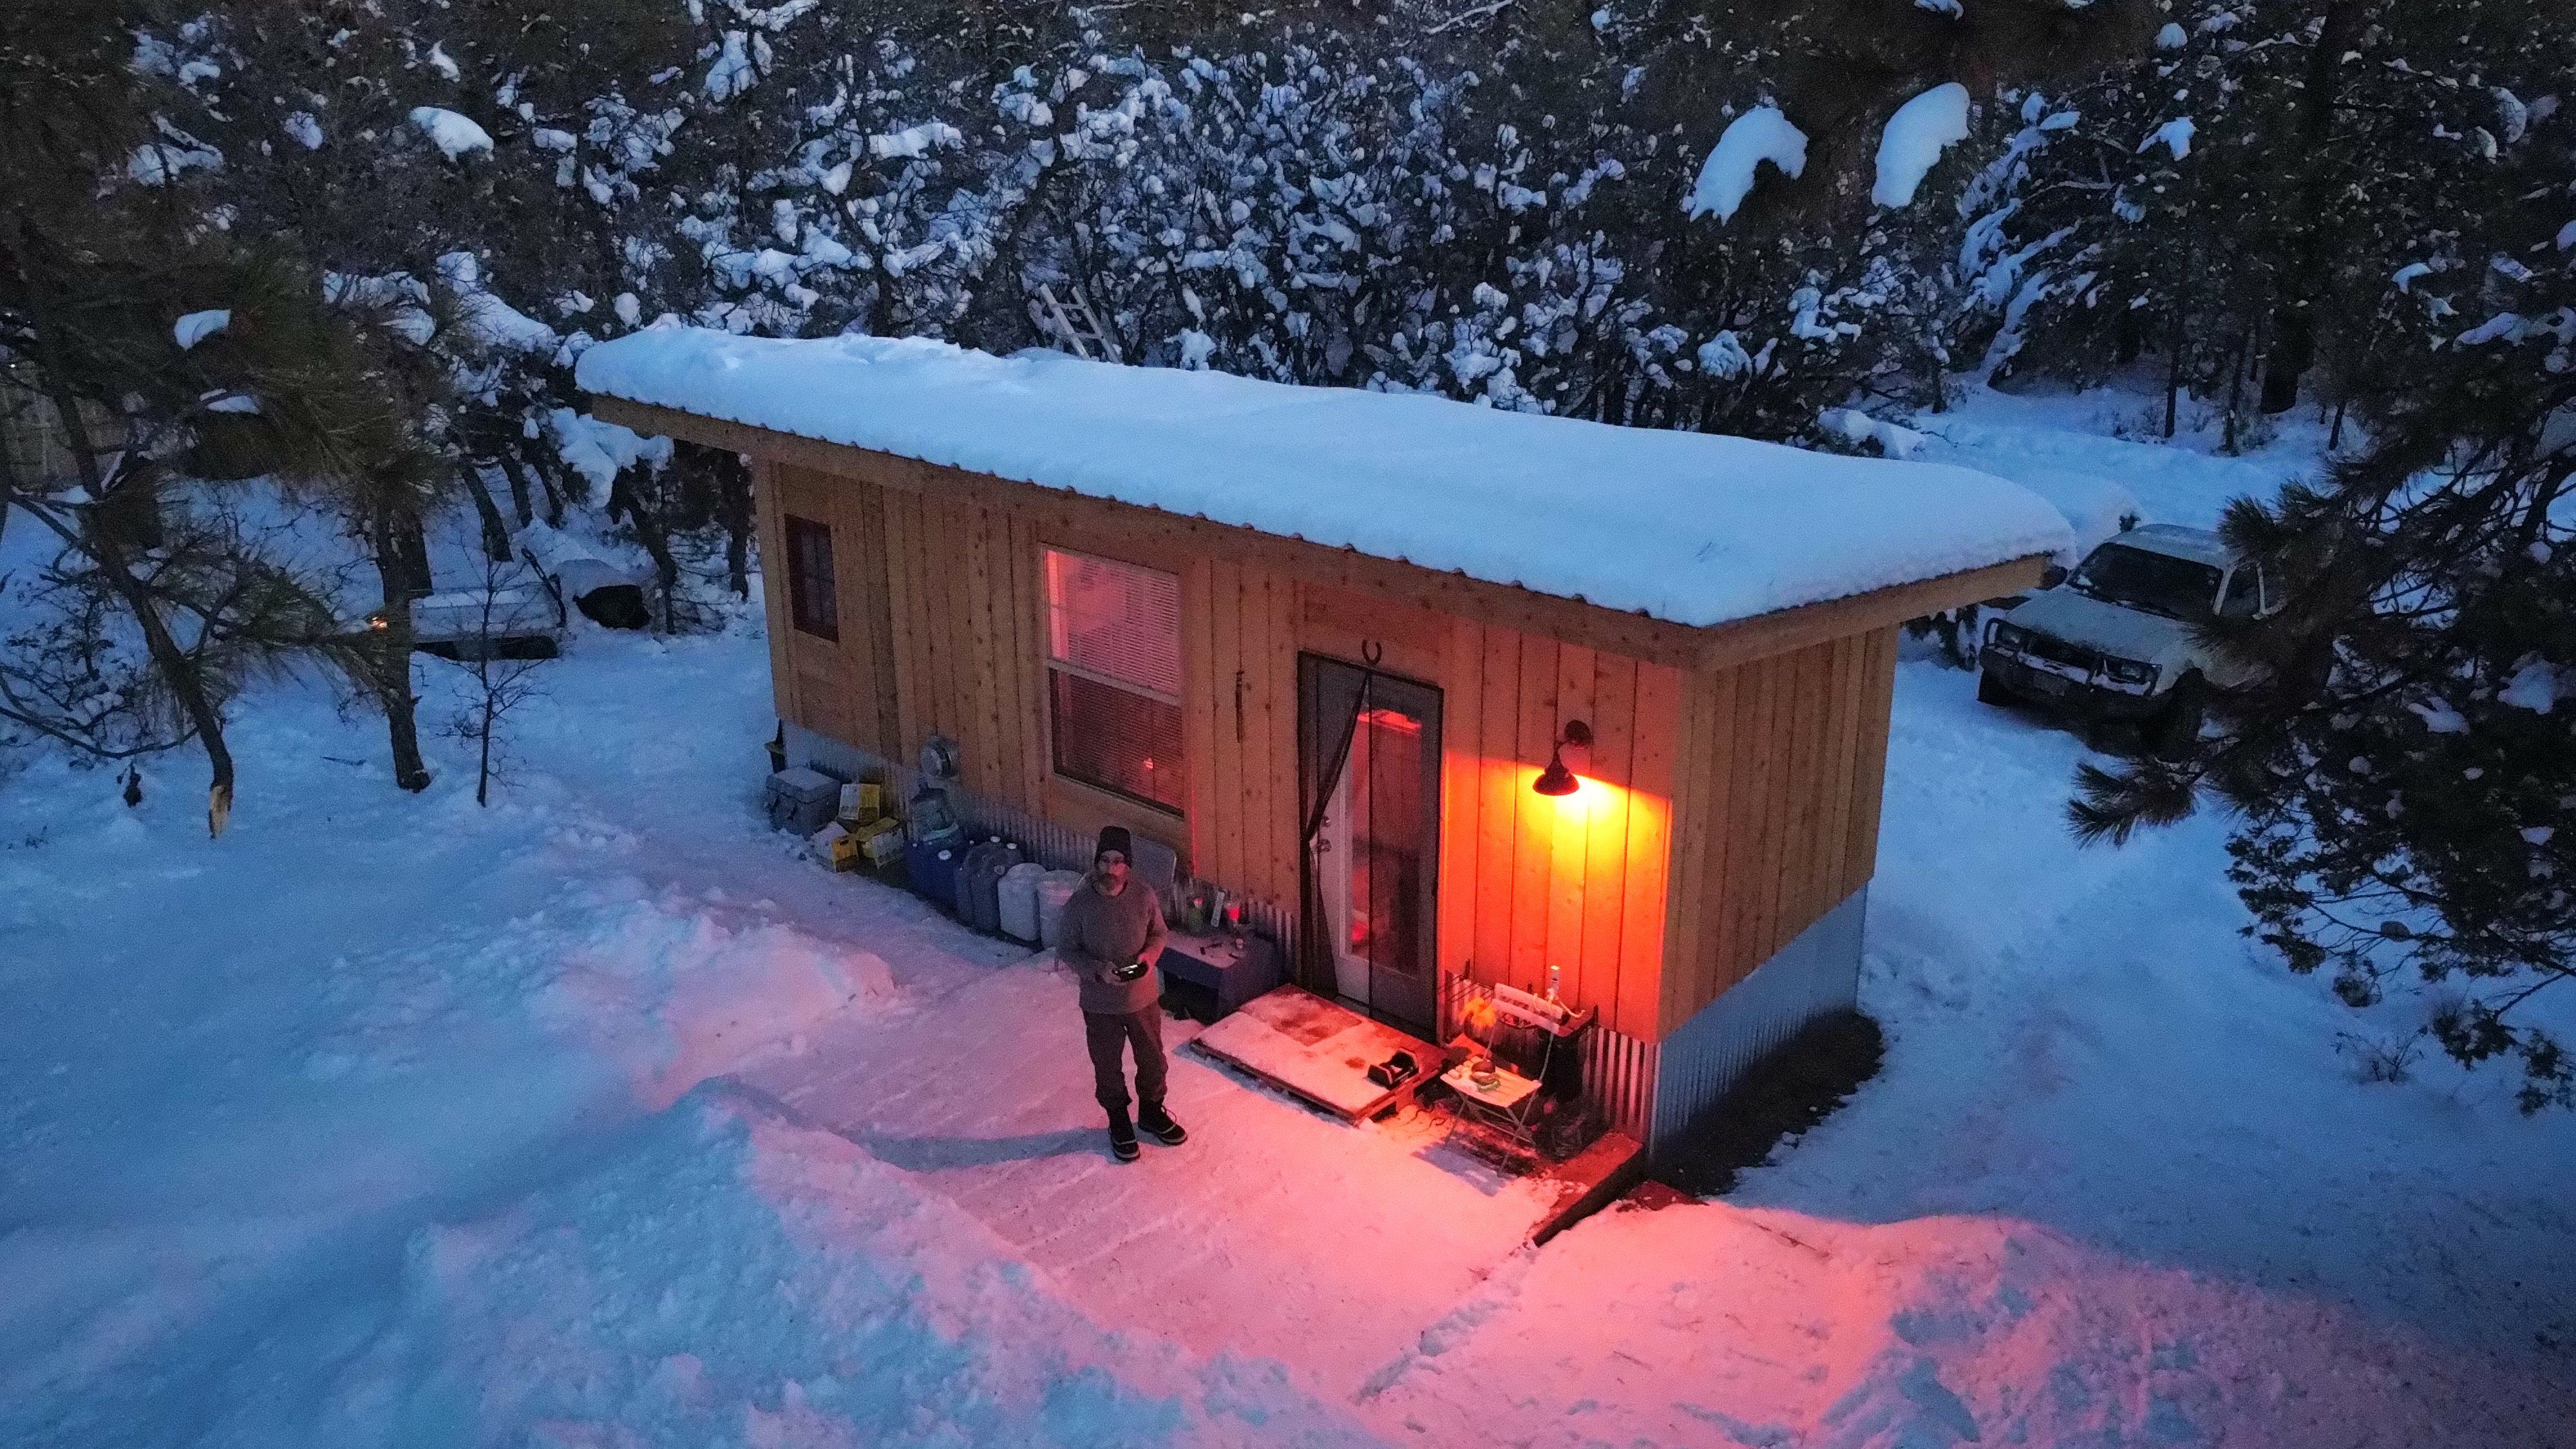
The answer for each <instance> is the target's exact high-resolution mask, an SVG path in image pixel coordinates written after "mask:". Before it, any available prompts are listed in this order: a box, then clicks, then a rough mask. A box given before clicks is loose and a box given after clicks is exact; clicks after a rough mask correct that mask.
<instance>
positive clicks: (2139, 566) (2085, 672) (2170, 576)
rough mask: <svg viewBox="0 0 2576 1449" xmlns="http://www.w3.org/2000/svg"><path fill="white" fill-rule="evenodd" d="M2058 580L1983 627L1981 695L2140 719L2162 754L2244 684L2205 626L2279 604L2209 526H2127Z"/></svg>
mask: <svg viewBox="0 0 2576 1449" xmlns="http://www.w3.org/2000/svg"><path fill="white" fill-rule="evenodd" d="M2051 574H2052V578H2053V580H2054V581H2053V582H2052V583H2051V584H2050V585H2049V586H2048V587H2046V588H2043V589H2040V590H2039V591H2037V592H2036V593H2033V594H2031V595H2029V596H2028V597H2027V598H2025V599H2024V600H2023V601H2022V602H2021V603H2020V604H2019V605H2018V606H2017V607H2015V608H2013V609H2011V610H2010V611H2009V612H2007V613H2005V614H2002V615H2000V616H1998V617H1995V618H1993V619H1991V620H1990V621H1989V622H1988V624H1987V625H1986V637H1985V641H1984V647H1983V648H1982V649H1981V650H1980V651H1979V655H1978V674H1977V698H1979V699H1981V700H1983V701H1985V702H1986V703H1988V704H2006V703H2011V702H2014V701H2017V700H2018V701H2027V702H2031V703H2037V704H2045V705H2052V706H2057V707H2060V708H2064V709H2067V710H2069V711H2071V712H2074V713H2078V714H2081V715H2085V716H2088V717H2093V718H2108V719H2123V720H2134V721H2136V722H2137V723H2138V724H2139V725H2140V727H2141V728H2142V729H2143V730H2144V731H2145V732H2146V734H2147V736H2148V740H2149V743H2150V744H2151V745H2153V746H2155V747H2157V748H2160V749H2170V748H2174V747H2178V746H2180V745H2182V744H2184V743H2186V742H2188V741H2189V740H2191V739H2192V738H2193V737H2194V736H2196V735H2197V734H2198V733H2199V732H2200V721H2201V715H2202V712H2203V710H2204V709H2205V708H2206V707H2207V704H2208V698H2209V692H2210V691H2211V690H2212V689H2227V688H2231V687H2234V686H2236V685H2240V684H2244V683H2246V682H2248V679H2249V673H2250V671H2249V669H2248V667H2247V666H2246V665H2244V664H2242V663H2240V662H2238V661H2236V660H2233V659H2230V658H2228V657H2227V656H2226V655H2225V654H2224V653H2223V652H2222V651H2220V650H2217V649H2215V648H2212V647H2211V646H2209V645H2208V644H2206V643H2204V642H2202V640H2201V638H2200V629H2201V626H2202V625H2204V624H2206V623H2208V622H2209V621H2211V620H2212V619H2218V618H2241V617H2255V616H2260V615H2263V614H2268V613H2270V612H2272V611H2273V610H2275V609H2277V608H2279V607H2280V603H2281V601H2280V600H2279V599H2278V598H2277V597H2275V596H2274V594H2273V592H2272V589H2273V584H2272V581H2271V580H2269V579H2267V578H2266V577H2265V575H2264V570H2263V566H2262V564H2261V562H2260V561H2259V560H2255V559H2247V558H2239V557H2237V556H2236V555H2235V554H2233V553H2231V552H2230V551H2229V550H2228V548H2227V545H2226V543H2225V542H2224V541H2223V540H2221V539H2220V538H2219V536H2218V535H2217V534H2215V533H2213V532H2211V531H2209V530H2208V529H2205V528H2184V527H2181V526H2179V525H2176V524H2170V523H2151V524H2147V525H2145V526H2143V527H2139V528H2132V529H2129V530H2127V531H2125V532H2122V533H2120V534H2118V535H2117V536H2115V537H2113V538H2111V539H2110V540H2109V541H2107V542H2105V543H2103V544H2101V545H2099V546H2097V547H2096V548H2095V549H2094V550H2093V551H2092V552H2091V553H2089V554H2087V555H2085V557H2084V561H2083V562H2082V563H2081V564H2078V565H2077V566H2076V568H2075V570H2074V572H2072V573H2070V574H2066V575H2064V576H2063V577H2056V571H2055V570H2052V571H2051Z"/></svg>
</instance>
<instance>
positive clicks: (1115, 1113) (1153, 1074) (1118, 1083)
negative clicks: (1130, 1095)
mask: <svg viewBox="0 0 2576 1449" xmlns="http://www.w3.org/2000/svg"><path fill="white" fill-rule="evenodd" d="M1082 1044H1083V1045H1084V1046H1086V1047H1089V1048H1090V1049H1091V1086H1092V1091H1093V1094H1094V1095H1096V1096H1098V1097H1099V1098H1100V1105H1101V1106H1103V1107H1106V1108H1108V1109H1109V1115H1110V1116H1112V1117H1124V1116H1126V1115H1127V1073H1126V1071H1125V1070H1124V1066H1125V1063H1123V1062H1122V1061H1120V1059H1119V1058H1120V1057H1121V1055H1122V1054H1123V1052H1124V1049H1125V1048H1126V1047H1127V1046H1129V1045H1131V1044H1132V1045H1133V1046H1134V1047H1135V1048H1136V1100H1137V1102H1138V1103H1140V1104H1141V1105H1142V1106H1143V1108H1144V1110H1145V1111H1147V1112H1159V1111H1161V1110H1162V1107H1163V1009H1162V1008H1161V1007H1160V1006H1149V1007H1146V1008H1145V1009H1144V1010H1143V1011H1131V1012H1126V1013H1124V1014H1122V1015H1116V1016H1111V1015H1106V1014H1103V1013H1100V1012H1093V1011H1086V1012H1084V1013H1083V1014H1082Z"/></svg>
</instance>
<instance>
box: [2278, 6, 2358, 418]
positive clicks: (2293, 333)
mask: <svg viewBox="0 0 2576 1449" xmlns="http://www.w3.org/2000/svg"><path fill="white" fill-rule="evenodd" d="M2367 9H2368V7H2367V6H2365V5H2364V4H2363V0H2326V7H2325V21H2324V24H2322V25H2321V26H2319V27H2318V30H2317V40H2316V44H2314V45H2312V46H2310V47H2309V48H2308V73H2307V77H2306V84H2305V85H2303V86H2301V87H2300V90H2299V97H2298V102H2297V108H2298V123H2297V124H2298V131H2297V137H2298V139H2297V141H2296V143H2295V144H2294V145H2293V146H2292V147H2291V148H2290V150H2289V154H2291V155H2293V156H2296V157H2297V158H2298V162H2297V164H2298V165H2299V166H2300V167H2301V168H2302V175H2301V177H2300V185H2299V187H2298V189H2297V192H2296V196H2297V200H2296V201H2295V202H2294V203H2293V205H2294V206H2296V208H2297V210H2296V212H2295V213H2294V214H2293V216H2292V219H2291V224H2292V233H2291V242H2290V248H2289V252H2290V254H2289V259H2288V266H2287V268H2286V270H2287V272H2288V277H2287V281H2288V285H2287V286H2285V287H2283V288H2282V290H2281V296H2280V300H2279V302H2278V303H2277V304H2276V305H2275V308H2274V311H2273V315H2272V347H2271V351H2270V355H2269V356H2268V357H2266V358H2265V359H2264V361H2265V364H2266V365H2265V367H2264V370H2263V396H2262V399H2261V403H2260V406H2261V407H2262V409H2263V411H2264V412H2266V413H2285V412H2288V411H2289V410H2290V409H2291V408H2293V407H2296V406H2298V402H2299V379H2300V378H2301V377H2304V376H2306V375H2307V371H2308V368H2309V367H2310V366H2312V365H2313V364H2314V363H2315V361H2316V355H2317V340H2316V303H2317V298H2318V297H2319V296H2320V295H2322V294H2323V293H2324V291H2325V274H2326V225H2325V220H2326V218H2325V212H2326V203H2327V198H2328V196H2329V195H2330V194H2331V183H2330V181H2329V179H2328V177H2327V158H2326V148H2327V147H2328V146H2329V145H2330V144H2332V142H2333V140H2334V112H2335V95H2336V91H2337V87H2336V85H2335V78H2336V77H2337V76H2339V75H2341V74H2342V72H2343V57H2344V53H2345V52H2347V51H2349V50H2351V49H2352V46H2353V42H2354V41H2355V40H2357V39H2359V38H2360V35H2361V29H2362V26H2363V24H2364V23H2365V22H2366V21H2367V20H2368V18H2369V17H2368V14H2367Z"/></svg>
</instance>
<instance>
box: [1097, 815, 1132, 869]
mask: <svg viewBox="0 0 2576 1449" xmlns="http://www.w3.org/2000/svg"><path fill="white" fill-rule="evenodd" d="M1113 850H1114V851H1117V852H1118V853H1119V854H1120V855H1122V856H1124V857H1126V859H1127V861H1128V862H1129V863H1130V864H1133V863H1134V862H1135V859H1136V850H1135V847H1134V845H1133V844H1131V843H1130V841H1129V837H1128V835H1127V827H1126V826H1124V825H1104V826H1102V827H1100V843H1099V844H1098V845H1095V846H1093V847H1092V848H1091V863H1092V864H1094V865H1098V864H1099V863H1100V857H1102V856H1104V855H1107V854H1108V853H1109V852H1111V851H1113Z"/></svg>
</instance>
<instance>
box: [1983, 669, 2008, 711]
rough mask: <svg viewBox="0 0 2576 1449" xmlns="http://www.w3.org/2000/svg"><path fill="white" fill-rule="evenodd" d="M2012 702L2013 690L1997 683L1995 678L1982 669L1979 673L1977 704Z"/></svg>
mask: <svg viewBox="0 0 2576 1449" xmlns="http://www.w3.org/2000/svg"><path fill="white" fill-rule="evenodd" d="M2012 701H2013V694H2012V691H2011V690H2009V689H2006V688H2004V687H2003V686H2002V685H2000V684H1997V683H1995V677H1994V676H1993V675H1991V674H1988V673H1987V672H1986V671H1984V670H1982V669H1980V670H1978V671H1977V703H1979V704H2010V703H2012Z"/></svg>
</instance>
